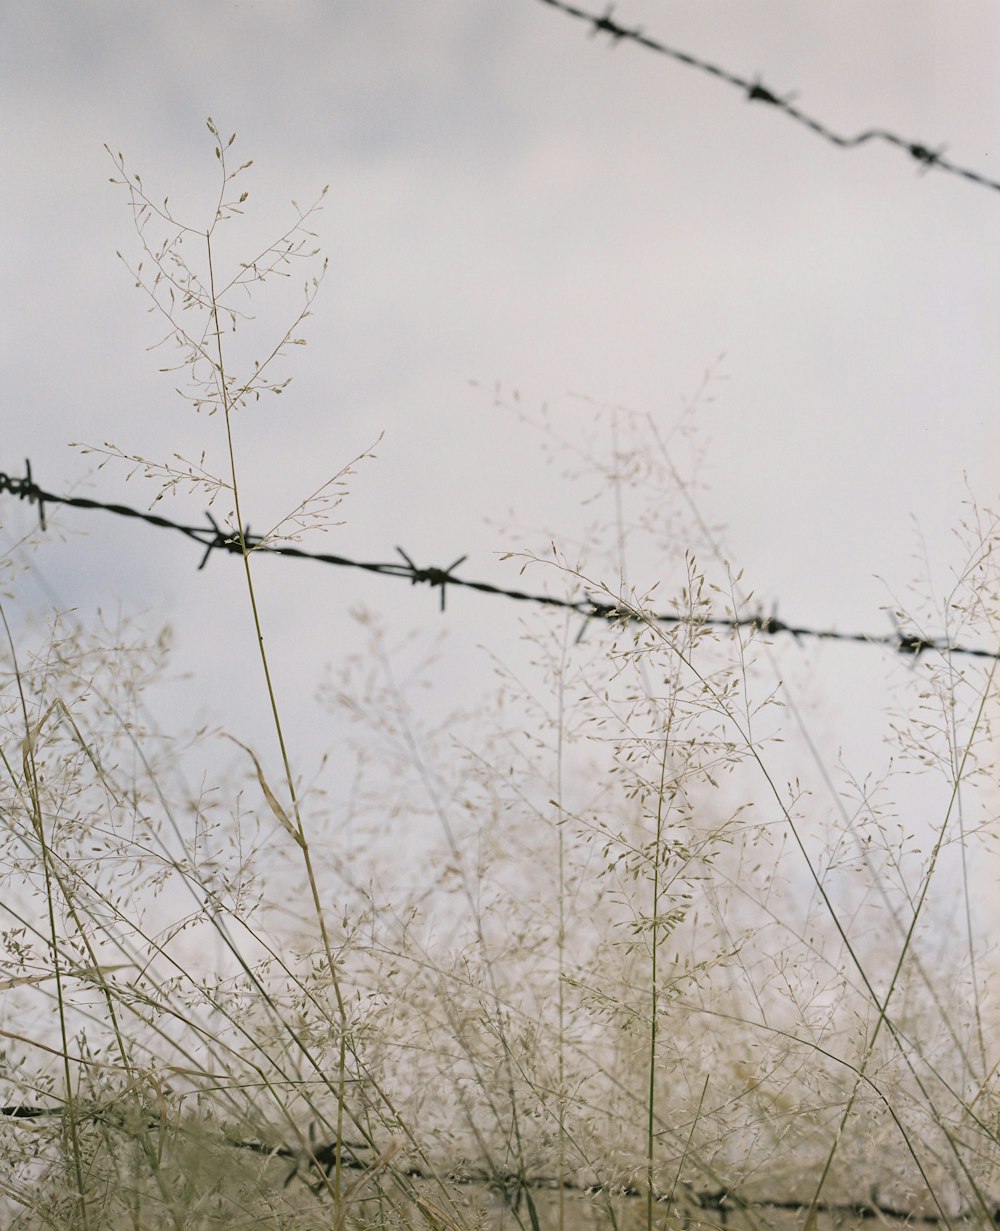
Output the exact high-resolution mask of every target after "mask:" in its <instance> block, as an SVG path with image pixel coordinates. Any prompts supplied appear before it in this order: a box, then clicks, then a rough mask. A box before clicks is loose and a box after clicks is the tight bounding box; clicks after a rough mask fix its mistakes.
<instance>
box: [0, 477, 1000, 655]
mask: <svg viewBox="0 0 1000 1231" xmlns="http://www.w3.org/2000/svg"><path fill="white" fill-rule="evenodd" d="M24 465H25V477H24V478H17V477H12V476H11V475H8V474H6V473H4V472H2V471H0V495H3V494H5V493H6V494H8V495H12V496H16V497H17V498H18V499H20V500H27V501H28V502H29V503H30V504H36V505H37V506H38V513H39V519H40V521H41V526H42V529H43V530H44V529H45V506H46V504H63V505H67V506H69V507H70V508H76V509H103V510H104V511H105V512H107V513H113V514H115V515H116V516H118V517H132V518H137V519H138V520H139V521H144V522H148V523H149V525H151V526H156V527H158V528H160V529H165V530H176V531H178V532H179V533H180V534H183V535H185V536H186V537H187V538H189V539H193V540H194V541H195V542H196V543H200V544H201V546H203V547H204V548H205V554H204V555H203V556H202V558H201V562H200V563H199V565H198V568H199V569H203V568H204V567H205V565H206V564H207V563H208V559H209V556H211V554H212V552H213V551H223V552H230V553H234V554H236V555H239V554H241V553H242V551H243V548H244V546H245V547H246V550H247V551H252V552H259V553H262V554H267V555H273V556H289V557H291V558H292V559H296V560H315V561H316V562H317V563H319V564H332V565H337V566H339V567H341V568H356V569H362V570H363V571H364V572H367V573H379V574H381V575H383V576H385V577H402V578H405V579H406V580H408V581H409V582H410V584H411V585H428V586H430V587H431V588H432V589H437V590H439V591H440V595H441V610H442V611H444V610H445V596H446V592H447V589H448V587H449V586H458V587H460V588H462V589H466V590H475V591H477V592H478V593H480V594H496V595H500V596H501V597H503V598H509V599H514V600H515V601H517V602H524V603H535V604H537V605H539V606H542V607H557V608H560V609H562V610H565V611H573V612H576V614H577V615H579V616H581V617H582V618H583V624H582V625H581V628H580V637H582V636H583V633H584V632H585V630H586V628H587V625H588V623H589V621H591V620H603V621H604V622H605V623H607V624H625V623H627V622H629V621H630V620H636V619H639V618H642V619H643V620H647V621H650V622H655V623H658V624H665V625H676V624H689V623H692V622H695V623H697V624H699V625H702V626H705V627H708V628H718V629H729V630H731V631H733V632H736V631H738V630H746V631H748V632H750V633H762V634H764V635H766V636H773V635H776V634H779V633H784V634H788V635H789V636H792V637H795V638H803V637H812V638H817V639H819V640H822V641H847V642H853V643H856V644H859V645H877V646H884V647H886V648H887V649H891V650H894V651H895V652H897V653H899V654H903V655H906V656H909V657H912V658H913V659H918V658H919V657H920V656H921V655H922V654H925V653H930V652H933V653H937V654H963V655H966V656H967V657H970V658H988V659H995V660H1000V651H994V650H987V649H980V648H975V647H971V646H962V645H952V644H951V643H949V642H948V641H944V640H940V639H938V638H934V637H924V636H921V635H919V634H917V633H913V632H907V631H905V630H904V629H901V628H896V629H895V630H894V631H893V632H891V633H885V634H882V635H873V634H871V633H843V632H838V631H837V630H836V629H832V628H809V627H806V626H804V625H796V624H786V623H785V621H784V620H779V619H778V617H777V616H776V615H764V614H763V613H761V612H757V613H756V614H754V615H747V616H701V615H699V616H696V617H694V620H693V621H692V617H691V616H688V615H678V614H677V613H676V612H669V611H667V612H645V611H644V612H639V611H637V610H636V608H635V607H633V606H632V605H631V604H630V603H628V602H627V601H626V600H624V599H622V600H620V601H619V602H603V601H599V600H597V599H595V598H593V597H592V596H590V595H585V597H583V598H580V599H567V598H557V597H556V596H554V595H552V594H535V593H531V592H530V591H527V590H513V589H508V588H507V587H505V586H496V585H493V584H492V583H490V582H488V581H473V580H471V579H469V578H466V577H456V576H455V572H454V570H455V569H456V568H458V566H459V565H460V564H464V563H465V561H466V559H468V557H467V556H464V555H463V556H459V557H458V559H457V560H454V561H452V563H451V564H449V565H448V567H447V568H438V567H436V566H427V567H421V566H418V565H417V564H415V563H414V561H413V560H412V559H411V558H410V556H409V555H407V553H406V552H405V551H404V550H403V549H402V548H401V547H397V548H396V551H397V552H398V553H399V555H400V556H401V558H402V562H396V561H390V562H386V563H380V562H377V561H370V560H352V559H350V557H348V556H337V555H332V554H330V553H328V552H313V551H304V550H303V549H302V548H301V547H295V546H293V545H292V544H271V543H268V542H266V541H265V540H264V539H263V538H262V537H261V536H259V535H255V534H252V533H251V532H250V527H249V526H247V527H246V528H245V529H244V530H243V533H242V535H240V534H238V533H233V532H232V531H227V530H224V529H223V528H222V527H221V526H219V525H218V524H217V523H216V521H215V520H214V518H213V517H212V515H211V514H210V513H206V514H205V516H206V518H207V520H208V525H207V526H185V525H182V524H181V523H180V522H176V521H171V520H170V518H168V517H160V516H159V515H158V514H155V513H144V512H142V510H140V509H134V508H130V507H129V506H128V505H124V504H109V503H107V502H105V501H103V500H91V499H89V498H87V497H84V496H58V495H56V494H55V493H54V492H48V491H45V490H44V489H43V488H41V487H39V486H38V484H37V483H35V482H34V480H33V479H32V476H31V463H30V462H28V461H26V462H25V464H24ZM241 539H242V545H241ZM578 640H579V638H578Z"/></svg>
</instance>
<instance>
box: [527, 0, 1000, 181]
mask: <svg viewBox="0 0 1000 1231" xmlns="http://www.w3.org/2000/svg"><path fill="white" fill-rule="evenodd" d="M541 3H542V4H547V5H548V6H549V8H553V9H558V10H559V11H560V12H561V13H565V14H566V15H567V16H569V17H574V18H576V19H577V20H579V21H583V22H586V23H587V25H589V26H590V27H591V35H592V36H593V35H597V34H607V35H608V37H609V38H610V39H611V43H612V45H616V44H618V43H620V42H623V41H625V42H631V43H635V44H637V45H638V46H639V47H645V48H646V50H647V51H653V52H656V53H657V54H658V55H662V56H668V57H669V58H670V59H672V60H676V61H677V62H678V63H679V64H686V65H687V66H688V67H689V68H696V69H698V70H699V71H701V72H703V73H708V74H710V75H711V76H712V77H717V78H718V79H719V80H720V81H725V82H728V83H729V85H733V86H736V87H737V88H738V89H740V90H742V91H743V92H744V94H745V95H746V97H747V99H748V101H750V102H759V103H765V104H767V105H768V106H770V107H774V108H775V109H776V110H778V111H783V112H784V113H785V115H787V116H788V117H789V119H792V120H795V121H796V123H798V124H802V125H803V126H804V127H806V128H808V129H810V131H812V132H814V133H815V134H816V135H817V136H818V137H822V138H823V140H824V141H828V142H830V144H831V145H835V146H837V147H838V148H839V149H856V148H857V147H858V146H860V145H864V144H866V143H867V142H869V141H884V142H886V143H887V144H889V145H894V146H896V147H897V148H898V149H901V150H903V151H904V152H905V153H907V154H909V155H910V157H911V158H913V159H914V160H915V161H916V162H918V163H920V165H921V167H922V168H923V169H924V170H929V169H930V168H931V167H938V168H939V169H940V170H941V171H947V172H949V173H950V174H952V175H958V176H961V177H962V179H966V180H969V181H970V182H971V183H973V184H979V185H981V186H982V187H983V188H992V189H994V190H995V191H998V192H1000V181H998V180H994V179H990V178H989V176H986V175H981V174H980V173H979V172H978V171H972V170H970V169H969V168H968V167H960V166H958V164H957V163H954V162H951V161H950V160H949V159H947V158H945V157H944V151H943V148H942V149H937V150H935V149H932V148H931V147H930V146H929V145H926V144H925V143H924V142H921V141H910V140H907V138H906V137H901V136H899V135H898V134H897V133H893V132H888V131H887V130H886V129H884V128H868V129H865V130H864V131H863V132H860V133H857V134H855V135H854V136H853V137H849V136H844V135H842V134H841V133H837V132H834V130H833V129H832V128H830V127H828V126H827V125H826V124H824V123H823V122H822V121H820V120H817V119H816V118H815V117H814V116H810V115H807V114H806V113H805V112H804V111H801V110H799V108H798V107H795V106H793V105H792V103H791V101H790V99H788V98H782V97H781V96H780V95H778V94H776V93H775V92H774V91H773V90H772V89H770V88H769V87H768V86H766V85H765V84H764V83H763V82H762V81H761V80H760V79H759V78H754V79H752V80H751V79H749V78H747V77H741V76H739V74H737V73H731V72H729V71H728V69H724V68H721V67H720V66H719V65H718V64H712V63H711V62H710V61H708V60H703V59H701V57H700V56H694V55H691V54H690V53H689V52H686V51H680V50H678V49H677V48H676V47H669V46H668V45H667V44H666V43H663V42H661V41H660V40H659V39H656V38H652V37H650V36H649V35H648V34H645V33H644V32H643V30H642V28H641V27H640V26H636V27H634V28H630V27H629V26H623V25H621V24H620V23H619V22H617V21H615V20H614V16H613V14H614V6H613V5H609V6H608V8H607V9H605V11H604V14H603V15H602V16H598V15H597V14H596V13H591V12H588V11H587V10H586V9H581V8H577V7H576V5H574V4H569V3H567V2H566V0H541Z"/></svg>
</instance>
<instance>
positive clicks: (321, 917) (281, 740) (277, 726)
mask: <svg viewBox="0 0 1000 1231" xmlns="http://www.w3.org/2000/svg"><path fill="white" fill-rule="evenodd" d="M205 241H206V245H207V250H208V274H209V294H210V301H209V302H210V305H211V317H212V327H213V333H214V335H215V343H216V367H215V371H216V381H217V384H218V390H219V397H220V399H221V401H222V409H223V413H224V417H225V424H226V444H227V450H228V456H229V472H230V477H231V480H232V490H233V500H234V503H235V514H236V530H237V535H238V541H239V546H240V556H241V558H242V560H243V571H244V575H245V578H246V586H247V595H248V597H249V600H250V610H251V614H252V617H253V626H254V633H255V635H256V638H257V649H258V652H259V655H260V662H261V668H262V670H263V672H264V682H265V687H266V689H267V696H268V701H269V703H270V707H271V716H272V719H273V722H274V730H275V734H276V736H277V740H278V748H279V750H280V753H281V763H282V768H283V770H284V774H285V784H286V787H287V790H288V796H289V800H290V801H291V805H292V815H293V817H294V822H295V828H296V831H297V840H298V846H299V848H300V849H301V851H302V859H303V863H304V865H305V871H306V877H307V879H308V882H309V891H310V894H311V897H312V903H313V909H314V912H315V915H316V919H317V922H318V924H319V929H320V936H321V938H322V942H323V951H324V955H325V958H326V965H327V970H328V971H329V974H330V984H331V986H332V988H333V993H334V997H335V999H336V1002H337V1014H338V1017H339V1019H340V1039H339V1048H338V1057H337V1150H336V1154H335V1159H334V1178H333V1190H332V1191H333V1199H334V1205H335V1209H336V1222H335V1225H336V1226H337V1228H338V1229H339V1228H340V1227H342V1226H343V1225H344V1220H345V1218H346V1215H347V1210H346V1205H345V1203H344V1201H343V1175H342V1171H343V1162H342V1158H341V1149H340V1143H341V1142H342V1141H343V1136H344V1102H345V1097H346V1089H347V1006H346V1004H345V1002H344V997H343V993H342V991H341V987H340V978H339V974H338V970H337V963H336V961H335V959H334V956H333V946H332V943H331V940H330V934H329V929H328V928H327V924H326V913H325V911H324V910H323V904H322V900H321V898H320V894H319V886H318V884H317V881H316V875H315V871H314V868H313V863H312V857H311V855H310V851H309V843H308V841H307V838H306V833H305V827H304V825H303V821H302V815H301V811H300V808H299V800H298V794H297V792H296V789H295V778H294V775H293V774H292V766H291V760H290V758H289V755H288V748H287V745H286V742H285V734H284V728H283V726H282V722H281V714H280V712H279V709H278V700H277V695H276V693H275V689H274V684H273V681H272V679H271V669H270V665H269V663H268V657H267V650H266V648H265V646H264V632H263V628H262V625H261V619H260V611H259V609H258V606H257V595H256V591H255V589H254V583H253V572H252V570H251V568H250V550H249V548H248V547H247V541H246V536H245V533H244V530H243V526H244V522H243V514H242V510H241V507H240V485H239V480H238V477H237V467H236V449H235V444H234V440H233V413H234V409H235V408H234V406H233V404H232V401H231V399H230V395H229V387H228V382H227V379H226V366H225V360H224V357H223V351H222V328H221V323H220V320H219V301H218V299H217V297H216V291H215V267H214V261H213V257H212V230H211V228H210V229H209V230H208V231H207V232H206V234H205Z"/></svg>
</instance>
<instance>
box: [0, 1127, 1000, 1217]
mask: <svg viewBox="0 0 1000 1231" xmlns="http://www.w3.org/2000/svg"><path fill="white" fill-rule="evenodd" d="M66 1110H67V1109H66V1106H65V1105H60V1106H54V1107H32V1106H29V1105H26V1104H20V1103H15V1104H12V1105H10V1106H7V1107H0V1116H8V1117H9V1118H11V1119H18V1120H37V1119H43V1118H47V1117H52V1116H62V1115H65V1114H66ZM81 1112H82V1114H83V1115H84V1116H85V1117H87V1118H90V1119H94V1120H99V1121H101V1122H102V1123H105V1124H108V1125H109V1126H110V1127H118V1128H123V1127H124V1122H123V1121H122V1120H121V1118H120V1117H119V1116H117V1115H109V1114H108V1112H107V1110H106V1109H96V1108H95V1109H93V1110H90V1109H86V1108H82V1109H77V1114H78V1115H79V1114H80V1113H81ZM146 1127H147V1129H149V1130H150V1131H156V1130H158V1129H160V1128H161V1127H162V1121H161V1118H160V1117H159V1116H158V1115H154V1116H151V1117H150V1119H149V1122H148V1124H147V1125H146ZM220 1141H221V1142H223V1143H224V1144H225V1145H227V1146H230V1147H232V1148H233V1149H236V1150H249V1151H251V1152H252V1153H254V1154H262V1155H265V1156H267V1157H269V1158H280V1159H284V1160H286V1161H288V1162H291V1164H292V1169H291V1171H290V1172H289V1173H288V1176H287V1177H286V1179H285V1181H284V1185H283V1187H285V1188H287V1187H288V1185H289V1184H291V1182H292V1181H293V1180H294V1179H296V1178H300V1177H301V1179H302V1180H303V1182H304V1183H306V1184H308V1185H309V1187H310V1188H311V1189H312V1190H313V1192H314V1193H317V1194H319V1193H320V1192H322V1191H323V1190H324V1189H325V1188H327V1187H328V1185H327V1183H326V1179H324V1176H323V1175H321V1176H320V1179H319V1180H318V1181H314V1182H312V1183H310V1182H309V1180H308V1179H307V1175H308V1172H309V1171H310V1170H312V1171H316V1172H320V1173H324V1174H325V1177H326V1178H329V1176H330V1174H331V1172H332V1171H333V1169H334V1167H335V1166H336V1164H337V1154H338V1152H339V1154H340V1165H341V1167H342V1168H343V1169H345V1170H350V1171H371V1172H372V1173H374V1172H375V1170H376V1168H377V1166H378V1159H377V1158H376V1159H375V1160H374V1161H373V1162H368V1161H366V1160H365V1159H363V1158H359V1157H358V1155H357V1154H356V1152H355V1151H356V1150H358V1149H364V1148H367V1147H366V1146H364V1145H362V1143H360V1142H343V1144H342V1145H341V1147H340V1149H339V1151H338V1148H337V1140H336V1138H334V1139H333V1140H332V1141H330V1142H324V1143H315V1142H314V1143H312V1144H311V1145H310V1147H309V1148H308V1149H294V1148H292V1147H291V1146H287V1145H267V1144H266V1143H265V1142H262V1141H255V1140H252V1139H243V1138H235V1137H225V1136H224V1137H221V1138H220ZM387 1156H388V1155H387ZM386 1171H387V1172H389V1173H391V1174H394V1175H396V1176H397V1177H399V1178H400V1179H407V1180H427V1181H431V1180H433V1181H440V1180H442V1179H443V1180H445V1181H446V1182H448V1183H451V1184H457V1185H481V1186H483V1187H486V1188H489V1189H491V1190H492V1191H493V1192H495V1193H498V1194H499V1195H500V1197H501V1198H502V1200H503V1202H504V1204H505V1205H507V1206H508V1207H509V1208H511V1209H512V1210H514V1212H515V1213H517V1211H518V1210H519V1208H520V1205H521V1202H522V1200H526V1201H527V1203H528V1204H529V1209H530V1208H531V1207H533V1204H534V1203H533V1202H532V1200H531V1193H532V1191H535V1192H538V1191H549V1192H558V1191H559V1190H560V1189H562V1190H563V1191H564V1192H568V1193H578V1194H579V1195H580V1196H581V1197H596V1196H599V1195H601V1194H606V1195H608V1196H611V1197H619V1198H623V1199H629V1198H639V1197H645V1196H646V1190H645V1189H644V1188H640V1187H637V1186H636V1185H633V1184H628V1183H624V1182H618V1183H616V1182H615V1181H606V1182H594V1183H588V1182H586V1181H578V1180H572V1179H569V1178H566V1177H562V1178H560V1177H557V1176H546V1175H530V1174H527V1173H526V1172H524V1171H510V1170H505V1169H491V1170H486V1169H483V1168H475V1167H473V1168H469V1167H463V1168H460V1169H459V1168H455V1169H451V1170H448V1171H446V1172H444V1173H437V1172H430V1171H427V1170H425V1169H424V1168H422V1167H417V1166H407V1167H387V1168H386ZM679 1187H680V1188H681V1189H682V1190H683V1192H684V1198H685V1199H686V1200H684V1201H682V1200H681V1198H679V1197H678V1196H677V1195H676V1194H675V1193H674V1192H670V1193H664V1192H659V1191H656V1192H654V1194H653V1197H654V1200H655V1201H656V1202H657V1204H658V1205H665V1206H668V1207H671V1208H677V1207H680V1206H682V1205H687V1206H689V1207H694V1208H695V1209H699V1210H704V1211H713V1212H715V1213H717V1214H719V1216H720V1218H721V1221H722V1223H723V1225H725V1223H726V1221H727V1215H729V1214H731V1213H733V1212H735V1211H738V1210H748V1211H750V1210H789V1211H797V1212H800V1213H801V1212H805V1211H806V1210H807V1209H809V1208H813V1207H810V1205H809V1203H808V1202H803V1201H795V1200H782V1199H780V1198H773V1197H772V1198H768V1197H747V1196H743V1195H742V1194H741V1193H739V1192H738V1191H736V1190H735V1189H731V1188H717V1189H710V1190H703V1189H698V1188H696V1187H695V1186H694V1185H692V1184H690V1183H687V1182H685V1181H681V1183H680V1185H679ZM814 1208H815V1211H816V1213H817V1214H827V1215H830V1216H833V1217H840V1218H843V1217H853V1218H857V1219H861V1220H869V1219H870V1220H878V1221H880V1222H883V1223H884V1222H885V1221H886V1220H893V1221H898V1222H901V1223H906V1224H907V1225H910V1226H916V1225H924V1226H938V1225H940V1224H947V1225H950V1222H951V1220H949V1219H948V1218H947V1217H946V1216H945V1215H943V1214H940V1213H938V1214H935V1213H932V1212H930V1211H927V1212H923V1213H920V1212H917V1211H914V1210H909V1209H905V1208H902V1207H900V1206H895V1205H891V1204H889V1203H888V1202H886V1201H884V1200H882V1199H881V1198H880V1197H879V1194H878V1188H877V1186H875V1185H873V1186H872V1188H871V1190H870V1195H869V1198H868V1200H867V1201H849V1202H820V1203H818V1204H817V1205H816V1206H815V1207H814ZM536 1218H537V1215H536ZM961 1220H962V1215H961V1214H960V1215H958V1216H957V1217H956V1219H955V1220H954V1221H956V1222H957V1221H961ZM532 1222H533V1225H537V1223H536V1222H535V1220H534V1219H533V1220H532ZM993 1222H994V1224H997V1225H1000V1205H997V1206H996V1207H995V1212H994V1213H993Z"/></svg>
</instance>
